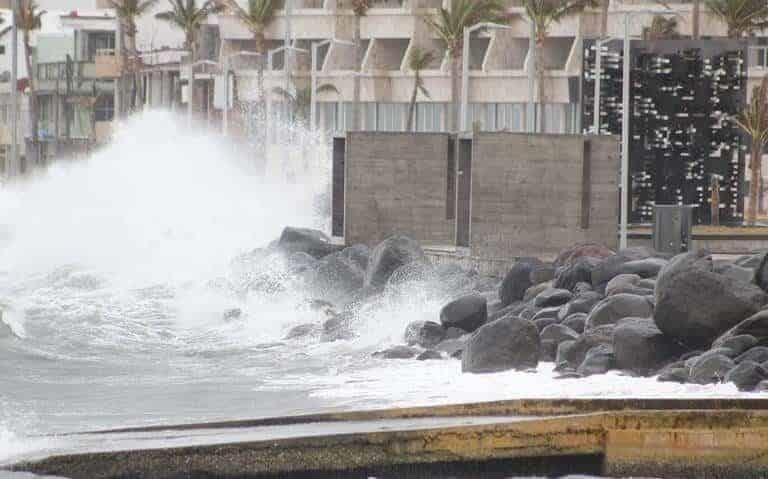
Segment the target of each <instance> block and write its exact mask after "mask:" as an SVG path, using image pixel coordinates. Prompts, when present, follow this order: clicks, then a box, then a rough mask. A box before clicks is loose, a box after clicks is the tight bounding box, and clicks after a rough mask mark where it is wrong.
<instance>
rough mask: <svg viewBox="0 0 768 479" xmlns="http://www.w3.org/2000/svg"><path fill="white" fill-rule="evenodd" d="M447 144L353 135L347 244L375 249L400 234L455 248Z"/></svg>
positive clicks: (406, 136)
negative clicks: (449, 210)
mask: <svg viewBox="0 0 768 479" xmlns="http://www.w3.org/2000/svg"><path fill="white" fill-rule="evenodd" d="M448 141H449V136H448V135H447V134H442V133H434V134H433V133H419V134H411V133H382V132H377V133H374V132H350V133H348V134H347V141H346V161H345V172H346V175H345V177H346V178H345V183H346V199H345V211H344V239H345V242H346V243H347V244H354V243H366V244H369V245H370V244H375V243H377V242H379V241H381V240H382V239H384V238H386V237H388V236H390V235H392V234H395V233H401V234H405V235H408V236H411V237H412V238H415V239H417V240H419V241H421V242H422V244H436V245H447V244H453V243H454V224H453V220H447V219H446V197H447V193H446V189H447V164H448V163H447V162H448Z"/></svg>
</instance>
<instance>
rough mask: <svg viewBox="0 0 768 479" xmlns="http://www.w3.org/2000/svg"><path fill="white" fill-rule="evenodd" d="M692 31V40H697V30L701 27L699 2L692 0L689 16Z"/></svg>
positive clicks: (698, 0)
mask: <svg viewBox="0 0 768 479" xmlns="http://www.w3.org/2000/svg"><path fill="white" fill-rule="evenodd" d="M691 23H692V29H693V32H692V33H693V39H694V40H698V39H699V28H700V27H701V0H693V11H692V15H691Z"/></svg>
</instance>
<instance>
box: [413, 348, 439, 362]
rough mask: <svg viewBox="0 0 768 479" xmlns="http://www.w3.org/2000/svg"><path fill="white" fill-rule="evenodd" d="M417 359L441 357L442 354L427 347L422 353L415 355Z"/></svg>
mask: <svg viewBox="0 0 768 479" xmlns="http://www.w3.org/2000/svg"><path fill="white" fill-rule="evenodd" d="M416 359H418V360H419V361H427V360H431V359H443V355H442V354H440V353H439V352H438V351H435V350H434V349H427V350H426V351H424V352H423V353H421V354H419V355H418V356H416Z"/></svg>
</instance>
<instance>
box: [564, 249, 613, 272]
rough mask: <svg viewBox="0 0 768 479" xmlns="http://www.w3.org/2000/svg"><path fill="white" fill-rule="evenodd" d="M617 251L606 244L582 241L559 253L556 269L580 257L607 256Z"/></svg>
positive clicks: (600, 257)
mask: <svg viewBox="0 0 768 479" xmlns="http://www.w3.org/2000/svg"><path fill="white" fill-rule="evenodd" d="M614 254H615V253H614V252H613V250H611V249H610V248H608V247H607V246H605V245H602V244H598V243H580V244H576V245H573V246H571V247H569V248H566V249H564V250H562V251H560V253H558V255H557V259H555V269H557V268H560V267H562V266H567V265H569V264H573V263H574V262H576V260H578V259H579V258H583V257H591V258H597V259H602V258H607V257H609V256H613V255H614Z"/></svg>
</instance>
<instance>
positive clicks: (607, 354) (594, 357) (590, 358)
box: [576, 344, 616, 376]
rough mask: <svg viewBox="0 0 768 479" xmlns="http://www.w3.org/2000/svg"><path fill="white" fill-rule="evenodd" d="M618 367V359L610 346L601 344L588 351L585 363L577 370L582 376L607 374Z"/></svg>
mask: <svg viewBox="0 0 768 479" xmlns="http://www.w3.org/2000/svg"><path fill="white" fill-rule="evenodd" d="M615 367H616V357H615V356H614V353H613V348H612V347H611V346H610V345H609V344H599V345H597V346H595V347H594V348H592V349H590V350H589V351H587V354H586V356H585V357H584V361H582V363H581V365H579V367H578V368H577V369H576V372H577V373H579V374H581V375H582V376H592V375H593V374H605V373H607V372H608V371H610V370H611V369H613V368H615Z"/></svg>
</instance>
